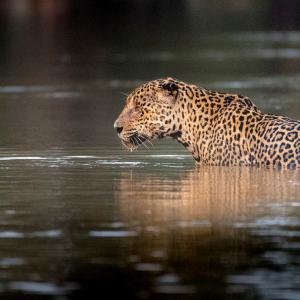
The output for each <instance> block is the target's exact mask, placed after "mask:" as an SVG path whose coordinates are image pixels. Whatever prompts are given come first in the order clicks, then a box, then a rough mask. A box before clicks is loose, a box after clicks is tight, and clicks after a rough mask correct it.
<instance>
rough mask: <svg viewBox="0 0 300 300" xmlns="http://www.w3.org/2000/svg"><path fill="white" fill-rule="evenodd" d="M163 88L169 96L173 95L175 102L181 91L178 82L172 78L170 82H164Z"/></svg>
mask: <svg viewBox="0 0 300 300" xmlns="http://www.w3.org/2000/svg"><path fill="white" fill-rule="evenodd" d="M168 79H169V78H168ZM161 88H162V89H163V90H164V91H165V92H166V94H167V96H171V97H172V100H173V103H175V102H176V100H177V96H178V93H179V86H178V85H177V84H176V82H175V81H174V80H173V79H171V80H170V81H169V82H166V83H163V84H162V85H161Z"/></svg>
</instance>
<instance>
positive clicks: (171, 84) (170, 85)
mask: <svg viewBox="0 0 300 300" xmlns="http://www.w3.org/2000/svg"><path fill="white" fill-rule="evenodd" d="M162 88H163V89H164V90H167V91H169V92H171V93H172V92H174V91H177V90H178V86H177V85H176V84H175V83H174V82H169V83H165V84H163V85H162Z"/></svg>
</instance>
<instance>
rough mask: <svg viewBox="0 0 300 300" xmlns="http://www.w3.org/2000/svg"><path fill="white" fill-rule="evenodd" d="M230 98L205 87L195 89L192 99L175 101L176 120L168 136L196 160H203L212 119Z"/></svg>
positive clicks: (211, 133)
mask: <svg viewBox="0 0 300 300" xmlns="http://www.w3.org/2000/svg"><path fill="white" fill-rule="evenodd" d="M231 100H232V97H230V96H229V95H225V94H222V93H217V92H213V91H209V90H206V89H198V90H196V91H195V95H194V97H193V98H192V99H186V98H184V99H181V100H180V101H179V103H177V107H176V115H175V121H177V122H176V126H175V130H174V131H173V132H172V134H170V136H171V137H173V138H175V139H176V140H177V141H178V142H179V143H181V144H182V145H184V146H185V147H186V149H187V150H188V151H189V152H190V153H191V154H192V155H193V157H194V159H195V160H196V161H198V162H201V161H205V160H206V159H207V156H208V154H209V153H208V152H207V151H208V145H209V143H210V142H211V140H212V136H213V123H214V119H215V118H216V116H217V115H218V112H219V111H220V109H222V107H225V106H226V105H228V103H230V101H231Z"/></svg>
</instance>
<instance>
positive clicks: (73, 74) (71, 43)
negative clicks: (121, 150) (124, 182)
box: [0, 0, 300, 149]
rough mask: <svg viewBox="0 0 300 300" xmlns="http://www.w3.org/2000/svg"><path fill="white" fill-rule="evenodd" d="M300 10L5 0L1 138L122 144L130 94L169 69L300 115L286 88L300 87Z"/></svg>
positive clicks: (177, 2) (134, 0) (151, 1)
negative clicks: (121, 119) (119, 121)
mask: <svg viewBox="0 0 300 300" xmlns="http://www.w3.org/2000/svg"><path fill="white" fill-rule="evenodd" d="M299 16H300V2H299V1H297V0H290V1H284V0H264V1H260V0H240V1H233V0H226V1H214V0H201V1H194V0H186V1H184V0H161V1H158V0H144V1H139V0H130V1H126V0H119V1H117V0H110V1H80V0H73V1H72V0H47V1H41V0H40V1H39V0H2V1H1V2H0V69H1V72H0V109H1V110H2V118H1V120H0V132H2V136H1V142H0V144H1V146H2V147H15V146H17V147H19V146H20V147H22V148H26V147H29V148H31V147H32V146H34V147H35V148H38V149H41V148H49V147H61V146H71V147H74V146H82V144H83V143H84V145H90V146H101V145H103V143H106V144H109V145H111V146H112V145H117V139H116V136H115V134H114V132H113V129H112V126H111V125H112V123H113V121H114V119H115V118H116V117H117V115H118V113H119V112H120V110H121V109H122V106H123V102H122V99H124V93H128V92H129V91H130V90H132V89H133V88H134V87H136V86H137V85H138V84H140V83H142V82H144V81H148V80H151V79H155V78H161V77H164V76H173V77H177V78H179V79H182V80H185V81H191V82H194V83H196V84H199V85H202V86H206V87H208V88H212V89H219V90H229V91H232V92H237V93H238V92H239V93H242V94H247V95H248V96H251V97H255V98H257V99H258V100H257V101H258V104H259V105H261V106H262V108H266V109H268V110H269V111H271V112H274V113H278V112H283V113H287V114H289V115H290V116H292V117H298V112H297V110H296V111H295V105H296V104H297V103H296V104H295V103H294V104H293V105H289V103H288V101H287V100H286V99H285V100H284V101H282V98H281V97H280V93H284V92H286V89H288V90H289V91H290V92H292V93H293V96H295V97H297V96H298V88H297V87H298V86H299V84H298V81H297V80H298V77H297V76H298V75H297V74H298V72H299V68H300V60H299V57H300V34H299V33H298V31H297V29H298V27H299V24H300V17H299ZM278 76H279V77H278ZM282 76H284V77H283V78H281V77H282ZM291 76H292V77H291ZM295 76H296V77H295ZM269 78H271V82H270V81H269ZM279 86H280V87H281V88H282V89H281V90H280V91H278V90H277V89H278V87H279ZM261 88H263V89H264V93H261V91H262V90H261ZM267 88H269V92H268V93H266V91H267ZM245 89H246V90H245ZM295 89H296V90H295ZM289 99H291V98H290V97H289ZM265 100H267V101H265ZM260 101H261V102H260ZM282 102H283V103H285V106H284V105H282ZM274 103H275V104H274ZM108 125H109V126H108ZM100 136H105V138H104V139H102V140H101V139H100V138H99V137H100Z"/></svg>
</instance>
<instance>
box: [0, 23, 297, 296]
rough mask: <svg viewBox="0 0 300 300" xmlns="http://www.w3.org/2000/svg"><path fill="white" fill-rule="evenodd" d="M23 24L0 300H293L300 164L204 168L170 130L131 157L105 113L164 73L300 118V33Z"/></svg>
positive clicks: (0, 85) (8, 33) (5, 171)
mask: <svg viewBox="0 0 300 300" xmlns="http://www.w3.org/2000/svg"><path fill="white" fill-rule="evenodd" d="M19 21H20V20H19ZM19 21H18V22H19ZM18 22H17V21H16V20H10V22H8V21H7V22H3V24H2V25H3V27H2V29H1V30H2V32H1V38H2V40H3V41H5V43H3V45H2V48H1V51H0V53H1V61H0V66H1V70H2V71H1V75H0V137H1V138H0V144H1V150H0V199H1V200H0V299H55V300H60V299H93V298H95V297H97V298H101V299H102V298H103V299H113V298H116V299H118V298H120V297H123V298H124V297H127V298H128V299H164V300H165V299H222V300H223V299H225V300H226V299H266V300H271V299H272V300H275V299H276V300H277V299H285V300H294V299H295V300H296V299H299V293H300V289H299V286H300V279H299V278H300V267H299V257H300V233H299V232H300V231H299V229H300V221H299V220H300V173H299V171H297V170H296V171H295V170H294V171H293V170H273V169H257V168H228V167H221V168H220V167H202V168H198V167H196V166H195V164H194V161H193V159H192V158H191V156H190V155H189V154H188V153H187V152H186V151H185V150H184V148H183V147H182V146H181V145H179V144H176V142H175V141H172V140H162V141H156V142H154V147H153V148H150V149H149V150H148V149H145V148H144V149H142V148H140V149H139V150H138V151H137V152H133V153H129V152H126V151H125V150H124V149H123V148H122V146H121V145H120V142H119V140H118V138H117V135H116V133H115V132H114V129H113V121H114V120H115V119H116V117H117V116H118V114H119V113H120V111H121V109H122V107H123V105H124V100H125V96H124V95H123V94H122V93H128V92H130V91H131V89H133V88H134V87H136V86H137V85H139V84H140V83H142V82H144V81H148V80H151V79H155V78H158V77H163V76H167V75H168V76H173V77H178V78H179V79H182V80H185V81H190V82H193V83H196V84H198V85H200V86H204V87H207V88H211V89H217V90H222V91H231V92H236V93H240V94H243V95H247V96H249V97H251V98H252V99H254V102H255V103H256V104H257V105H258V106H259V107H260V108H262V109H263V110H265V111H269V112H271V113H276V114H284V115H287V116H290V117H292V118H296V119H299V118H300V73H299V66H300V32H298V31H289V32H284V33H283V32H278V31H255V32H249V31H239V32H236V31H233V32H228V33H218V32H210V33H209V34H208V33H199V32H198V34H197V35H196V34H195V35H194V36H193V39H191V35H189V36H181V37H180V39H179V41H180V42H181V43H178V44H176V46H175V45H174V44H172V43H173V40H172V38H174V33H173V35H172V34H171V36H168V37H167V38H166V39H162V38H161V37H159V36H158V37H156V36H155V35H153V40H152V41H151V42H149V41H148V40H147V39H145V38H141V40H140V44H139V45H137V43H136V42H134V41H135V38H136V37H137V33H139V31H138V32H137V33H132V35H131V36H129V35H127V36H126V37H128V43H127V41H126V39H125V38H124V36H122V35H121V38H120V40H118V41H119V42H118V43H117V42H116V39H115V38H116V37H115V36H112V37H111V36H109V37H108V36H106V35H103V36H102V35H101V34H100V33H98V32H89V30H88V29H89V28H88V29H85V30H83V29H81V30H82V31H79V32H77V31H76V30H74V31H73V30H70V29H69V28H68V26H66V25H64V24H62V26H61V27H59V29H58V28H57V27H55V26H56V25H54V23H51V21H50V20H48V21H45V23H43V24H42V25H43V29H41V31H39V30H40V29H39V28H38V27H35V26H29V25H30V24H31V22H32V21H30V20H27V19H26V18H25V19H21V21H20V23H18ZM74 28H76V27H74V26H73V27H71V29H74ZM124 30H128V31H130V28H129V29H128V28H127V29H124ZM45 33H46V34H45ZM75 33H76V34H78V35H79V37H81V38H82V39H84V40H83V41H85V43H83V45H81V44H79V45H78V36H77V35H76V34H75ZM156 33H157V32H156ZM115 34H116V33H115ZM127 34H128V32H127ZM33 36H34V37H35V39H36V40H37V41H38V43H30V42H28V43H27V42H26V41H28V40H29V41H30V39H31V38H32V37H33ZM24 37H27V39H25V38H24ZM122 37H123V38H122ZM37 45H39V47H37ZM92 295H93V296H92Z"/></svg>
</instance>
